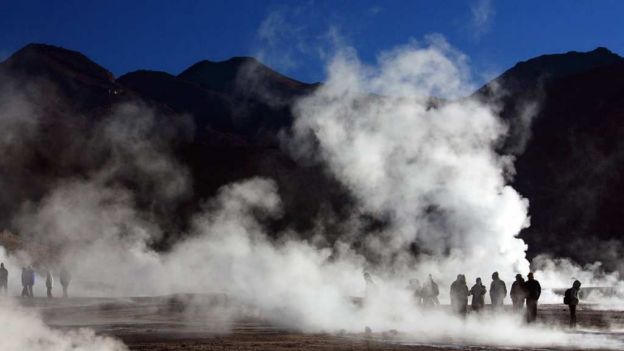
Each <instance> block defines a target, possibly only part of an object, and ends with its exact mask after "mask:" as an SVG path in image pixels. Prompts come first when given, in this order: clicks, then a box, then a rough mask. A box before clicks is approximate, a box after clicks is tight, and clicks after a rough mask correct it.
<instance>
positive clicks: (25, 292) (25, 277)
mask: <svg viewBox="0 0 624 351" xmlns="http://www.w3.org/2000/svg"><path fill="white" fill-rule="evenodd" d="M29 280H30V277H29V275H28V268H26V267H22V297H29V296H30V293H29V292H28V281H29Z"/></svg>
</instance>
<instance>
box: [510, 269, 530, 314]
mask: <svg viewBox="0 0 624 351" xmlns="http://www.w3.org/2000/svg"><path fill="white" fill-rule="evenodd" d="M509 295H510V296H511V301H512V302H513V309H514V311H522V308H523V307H524V300H525V299H526V295H527V293H526V290H525V287H524V278H522V274H516V281H515V282H513V284H511V292H510V293H509Z"/></svg>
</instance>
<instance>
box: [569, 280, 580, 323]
mask: <svg viewBox="0 0 624 351" xmlns="http://www.w3.org/2000/svg"><path fill="white" fill-rule="evenodd" d="M580 290H581V282H580V281H578V280H575V281H574V284H572V288H570V289H569V290H568V291H566V295H567V297H568V298H569V301H568V308H569V309H570V328H576V306H577V305H578V304H579V291H580Z"/></svg>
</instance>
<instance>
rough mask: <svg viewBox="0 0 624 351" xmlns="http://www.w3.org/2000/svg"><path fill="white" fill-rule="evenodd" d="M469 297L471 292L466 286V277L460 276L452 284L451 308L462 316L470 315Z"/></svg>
mask: <svg viewBox="0 0 624 351" xmlns="http://www.w3.org/2000/svg"><path fill="white" fill-rule="evenodd" d="M468 296H470V291H469V290H468V286H467V285H466V277H465V276H464V275H463V274H458V275H457V279H456V280H455V281H454V282H453V284H451V306H452V307H453V311H455V313H457V314H458V315H460V316H465V315H466V313H468Z"/></svg>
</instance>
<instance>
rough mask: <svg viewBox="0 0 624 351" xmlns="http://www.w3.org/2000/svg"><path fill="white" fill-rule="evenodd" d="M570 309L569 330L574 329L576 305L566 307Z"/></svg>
mask: <svg viewBox="0 0 624 351" xmlns="http://www.w3.org/2000/svg"><path fill="white" fill-rule="evenodd" d="M568 306H569V307H570V328H574V327H576V305H568Z"/></svg>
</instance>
